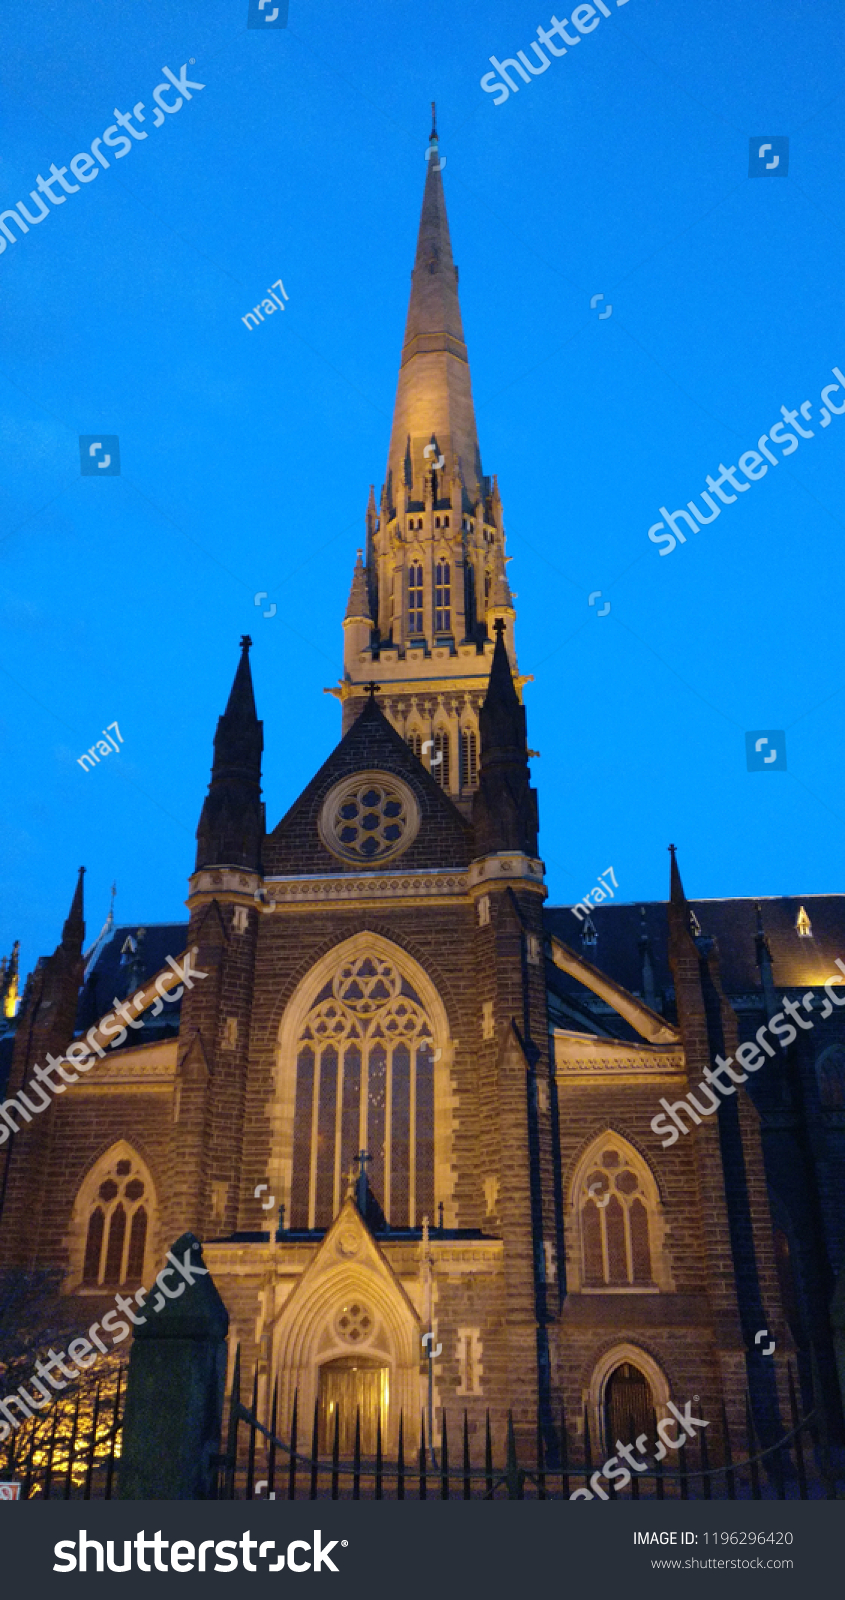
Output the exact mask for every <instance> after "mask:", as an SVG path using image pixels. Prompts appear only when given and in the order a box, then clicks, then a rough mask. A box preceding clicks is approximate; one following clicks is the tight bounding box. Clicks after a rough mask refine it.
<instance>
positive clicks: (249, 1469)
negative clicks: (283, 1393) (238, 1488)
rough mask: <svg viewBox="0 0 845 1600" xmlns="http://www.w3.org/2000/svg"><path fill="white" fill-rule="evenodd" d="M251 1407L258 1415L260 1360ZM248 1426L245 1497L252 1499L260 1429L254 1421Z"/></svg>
mask: <svg viewBox="0 0 845 1600" xmlns="http://www.w3.org/2000/svg"><path fill="white" fill-rule="evenodd" d="M249 1409H250V1412H251V1414H252V1416H253V1417H255V1416H257V1415H258V1362H256V1363H255V1368H254V1370H253V1374H252V1405H251V1406H250V1408H249ZM248 1427H249V1449H248V1453H247V1461H246V1496H245V1498H246V1499H247V1500H251V1499H252V1498H253V1489H254V1487H255V1435H256V1433H257V1432H258V1429H257V1428H256V1426H255V1423H254V1422H250V1423H249V1424H248Z"/></svg>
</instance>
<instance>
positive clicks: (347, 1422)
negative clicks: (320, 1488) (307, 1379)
mask: <svg viewBox="0 0 845 1600" xmlns="http://www.w3.org/2000/svg"><path fill="white" fill-rule="evenodd" d="M389 1397H390V1368H389V1367H388V1366H387V1365H385V1364H384V1363H382V1362H381V1361H380V1360H379V1359H378V1358H377V1357H368V1356H364V1355H358V1354H357V1353H356V1354H355V1355H353V1356H341V1357H339V1358H338V1359H337V1360H336V1361H324V1362H323V1364H322V1366H321V1367H320V1372H319V1379H318V1386H317V1401H318V1407H319V1447H320V1451H321V1452H322V1453H328V1452H330V1451H331V1450H332V1449H333V1448H334V1436H335V1428H337V1435H338V1449H339V1452H340V1455H341V1457H344V1456H347V1457H348V1456H351V1455H352V1454H353V1451H354V1449H355V1433H356V1428H357V1426H358V1423H359V1420H360V1428H361V1454H362V1455H363V1456H374V1455H375V1453H376V1445H377V1442H378V1429H379V1422H380V1423H381V1436H382V1441H383V1440H384V1437H385V1432H386V1422H387V1407H388V1402H389Z"/></svg>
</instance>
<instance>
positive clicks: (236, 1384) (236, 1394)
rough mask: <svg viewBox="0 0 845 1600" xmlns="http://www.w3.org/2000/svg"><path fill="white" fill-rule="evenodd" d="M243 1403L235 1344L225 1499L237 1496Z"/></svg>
mask: <svg viewBox="0 0 845 1600" xmlns="http://www.w3.org/2000/svg"><path fill="white" fill-rule="evenodd" d="M240 1404H241V1347H240V1345H239V1344H236V1345H235V1360H234V1364H233V1366H232V1388H231V1392H230V1395H229V1428H228V1434H227V1439H226V1458H227V1459H226V1482H225V1490H224V1494H223V1499H224V1500H234V1498H235V1469H236V1467H237V1460H238V1421H239V1417H238V1411H239V1409H240Z"/></svg>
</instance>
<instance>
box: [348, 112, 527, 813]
mask: <svg viewBox="0 0 845 1600" xmlns="http://www.w3.org/2000/svg"><path fill="white" fill-rule="evenodd" d="M431 111H432V116H431V135H430V139H429V143H428V148H427V149H426V151H425V158H426V161H425V165H426V176H425V188H424V192H423V203H422V214H421V216H420V223H419V230H418V235H417V246H416V256H415V259H414V269H413V273H412V275H411V277H412V282H411V297H410V303H409V306H408V316H407V321H406V325H405V338H404V343H403V346H402V360H401V365H400V368H399V381H398V384H397V389H396V404H395V409H394V414H393V425H392V431H391V436H390V448H389V451H388V460H387V473H386V476H385V481H384V484H383V486H382V490H381V494H380V496H379V498H378V503H377V502H376V497H375V495H374V493H373V491H372V489H371V491H370V496H369V500H368V502H367V510H366V549H365V551H364V556H363V573H362V572H361V571H359V569H358V568H356V572H355V578H354V580H353V585H352V593H351V595H350V601H349V606H348V608H347V612H346V616H345V618H344V622H343V677H342V679H341V680H340V682H339V683H338V684H337V685H336V686H335V687H333V688H331V689H330V690H328V691H327V692H328V693H330V694H333V695H335V696H336V697H337V699H338V700H340V702H341V704H342V706H343V731H344V733H346V732H348V730H349V728H350V727H351V726H352V723H353V722H354V721H355V719H356V717H358V716H359V715H360V714H361V712H362V710H363V707H364V704H365V690H364V685H365V684H366V683H367V681H368V680H369V679H371V678H373V677H376V678H378V680H379V682H380V683H381V685H382V693H383V700H382V705H383V708H384V711H385V715H386V716H387V717H388V719H389V721H390V722H391V723H392V724H393V726H394V728H396V730H397V732H398V733H400V734H401V735H402V737H403V738H404V739H407V741H408V742H409V744H410V745H411V746H412V748H413V749H414V750H416V751H417V752H418V753H419V754H421V755H422V758H423V760H425V754H426V752H427V751H429V750H431V749H436V750H437V759H436V764H435V765H434V766H432V768H431V771H432V773H433V774H434V775H435V776H436V778H437V781H438V782H439V783H440V784H441V785H442V787H443V788H444V789H446V790H447V792H448V793H449V794H450V795H451V797H452V799H453V801H454V802H455V804H456V805H457V806H459V807H460V809H461V810H462V812H463V813H464V815H465V816H466V817H469V815H470V813H471V809H472V796H473V794H474V793H475V790H476V789H477V786H478V748H479V728H478V715H479V712H480V709H481V704H482V701H483V700H484V696H485V694H486V692H487V687H488V680H489V674H490V668H491V665H492V662H493V653H494V638H493V627H494V623H496V622H497V621H502V622H504V625H505V634H504V639H505V648H506V651H507V655H508V658H509V661H510V666H511V669H512V671H513V672H514V673H516V651H515V645H514V618H515V612H514V607H513V601H514V598H515V597H514V596H513V595H512V594H511V590H510V585H509V583H508V579H507V571H506V566H505V560H506V558H505V548H504V546H505V530H504V518H503V514H502V502H501V499H500V497H499V490H498V485H497V484H496V480H495V478H494V479H493V480H492V481H491V479H490V478H489V477H485V476H484V475H483V473H482V467H481V455H480V451H479V448H478V435H477V430H476V425H475V410H474V406H473V399H472V383H471V380H470V372H469V362H468V360H467V349H466V344H465V342H464V330H463V324H462V321H461V310H460V306H459V304H458V272H457V268H456V266H455V263H454V261H453V259H452V243H451V240H450V237H449V224H448V222H447V219H446V205H445V201H444V198H443V170H444V168H445V166H446V158H445V157H443V156H441V155H440V143H439V139H438V131H437V118H436V108H435V106H434V105H433V104H432V108H431ZM364 580H365V581H364ZM365 589H366V602H367V604H366V606H365V604H364V590H365ZM527 681H528V680H527V678H525V677H518V678H517V679H516V689H517V694H519V693H521V690H522V686H523V684H525V683H526V682H527ZM426 764H427V763H426Z"/></svg>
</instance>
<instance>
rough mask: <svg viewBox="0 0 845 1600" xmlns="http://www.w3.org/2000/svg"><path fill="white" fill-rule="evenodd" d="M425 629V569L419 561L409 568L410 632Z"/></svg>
mask: <svg viewBox="0 0 845 1600" xmlns="http://www.w3.org/2000/svg"><path fill="white" fill-rule="evenodd" d="M422 631H423V569H422V565H421V563H420V562H419V561H412V562H411V565H410V567H409V568H408V633H409V634H420V633H422Z"/></svg>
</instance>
